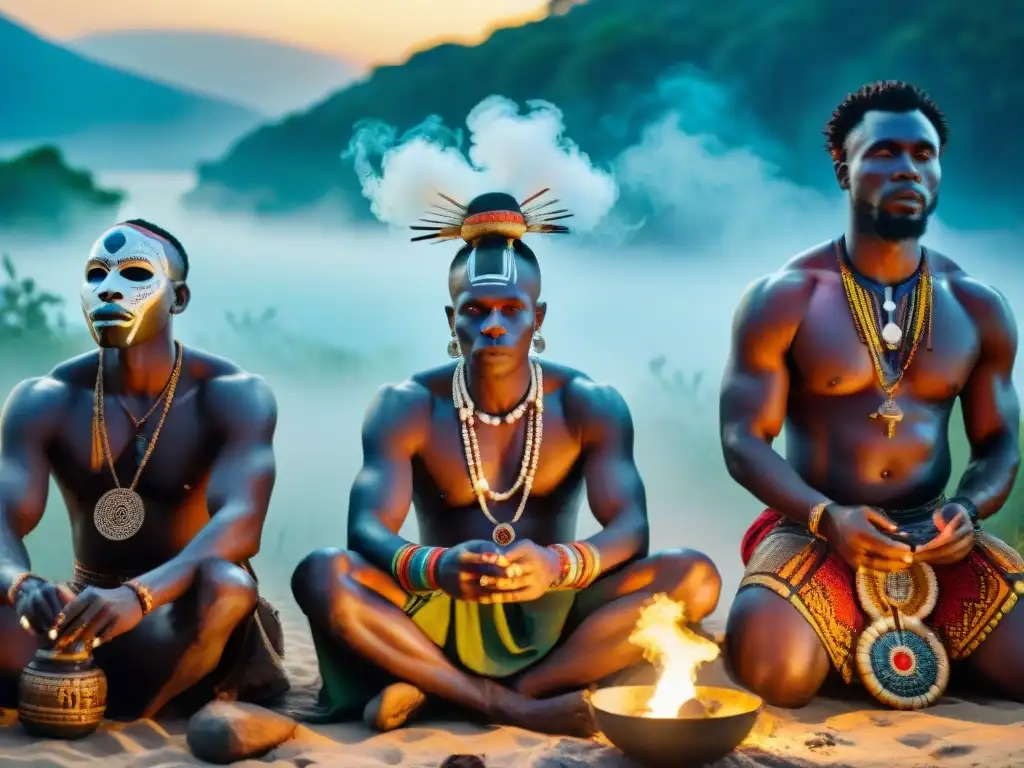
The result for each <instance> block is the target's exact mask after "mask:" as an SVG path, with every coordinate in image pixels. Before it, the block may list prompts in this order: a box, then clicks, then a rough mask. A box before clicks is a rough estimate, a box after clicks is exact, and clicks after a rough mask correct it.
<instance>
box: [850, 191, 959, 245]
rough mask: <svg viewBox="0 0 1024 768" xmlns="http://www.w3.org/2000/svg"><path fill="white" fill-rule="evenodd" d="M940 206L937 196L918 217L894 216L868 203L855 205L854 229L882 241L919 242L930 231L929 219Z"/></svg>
mask: <svg viewBox="0 0 1024 768" xmlns="http://www.w3.org/2000/svg"><path fill="white" fill-rule="evenodd" d="M938 205H939V197H938V195H936V196H935V197H933V198H932V201H931V202H930V203H929V204H928V207H927V208H925V209H924V210H923V211H921V213H919V214H917V215H916V216H904V215H900V214H893V213H890V212H889V211H887V210H885V209H884V208H882V207H881V206H875V205H870V204H868V203H855V204H854V211H853V213H854V217H853V221H854V228H855V229H856V230H857V231H858V232H860V233H861V234H864V235H874V236H875V237H877V238H879V239H880V240H888V241H890V242H898V241H900V240H917V239H919V238H921V237H922V236H923V235H924V233H925V231H927V229H928V219H929V218H931V215H932V214H933V213H935V209H936V208H937V207H938Z"/></svg>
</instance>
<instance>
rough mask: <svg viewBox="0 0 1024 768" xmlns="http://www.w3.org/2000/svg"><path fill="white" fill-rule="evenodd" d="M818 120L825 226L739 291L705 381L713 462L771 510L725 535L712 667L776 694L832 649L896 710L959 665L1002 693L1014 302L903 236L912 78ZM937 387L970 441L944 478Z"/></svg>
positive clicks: (912, 129) (779, 700) (1008, 615)
mask: <svg viewBox="0 0 1024 768" xmlns="http://www.w3.org/2000/svg"><path fill="white" fill-rule="evenodd" d="M826 135H827V137H828V147H829V149H830V150H831V154H832V159H833V161H834V164H835V171H836V177H837V179H838V181H839V185H840V187H841V188H842V189H844V190H846V191H847V192H848V193H849V198H850V218H849V225H848V227H847V229H846V233H845V235H844V236H843V237H841V238H840V239H839V240H838V241H835V242H829V243H824V244H822V245H819V246H816V247H815V248H812V249H811V250H809V251H807V252H806V253H803V254H801V255H799V256H797V257H795V258H794V259H793V260H791V261H790V262H789V263H788V264H787V265H786V266H785V267H783V268H782V270H780V271H779V272H777V273H775V274H773V275H769V276H768V277H765V278H763V279H761V280H760V281H758V282H757V283H755V284H754V285H753V286H752V287H751V288H750V289H749V291H748V292H747V295H746V297H745V298H744V300H743V303H742V305H741V306H740V308H739V310H738V312H737V315H736V319H735V325H734V339H733V349H732V357H731V360H730V363H729V366H728V369H727V371H726V375H725V381H724V383H723V389H722V397H721V428H722V445H723V448H724V452H725V458H726V462H727V464H728V466H729V470H730V472H731V473H732V476H733V477H734V478H735V479H736V480H737V481H738V482H740V483H741V484H742V485H743V486H744V487H746V488H747V489H749V490H750V491H751V492H752V493H753V494H754V495H755V496H757V497H758V498H759V499H760V500H761V501H762V502H764V504H765V505H766V506H768V507H769V508H770V510H769V511H768V512H765V513H764V514H763V515H762V516H761V517H760V518H759V519H758V520H757V522H756V523H755V524H754V526H753V527H752V528H751V529H750V530H749V532H748V533H747V536H746V538H745V540H744V543H743V558H744V562H745V563H746V573H745V576H744V579H743V582H742V584H741V587H740V592H739V594H738V595H737V597H736V602H735V603H734V604H733V607H732V611H731V613H730V617H729V623H728V628H727V634H728V638H729V640H728V645H729V650H730V657H731V661H732V665H733V668H734V670H735V673H736V674H737V676H738V677H739V679H740V680H741V681H742V682H743V683H744V684H745V685H747V686H749V687H750V688H751V689H753V690H754V691H756V692H757V693H759V694H761V695H762V696H763V697H764V698H765V699H766V700H767V701H769V702H771V703H773V704H777V705H781V706H790V707H798V706H801V705H803V704H806V703H807V702H808V701H809V700H810V699H811V698H812V697H814V695H815V694H816V693H817V692H818V690H819V688H820V687H821V685H822V683H823V682H824V681H825V679H826V676H827V675H828V674H829V671H830V668H832V667H834V668H835V669H836V670H838V672H839V673H840V674H841V676H842V678H843V679H844V680H845V681H846V682H851V681H853V680H855V679H858V680H860V681H862V682H863V683H864V685H865V686H866V688H867V689H868V691H869V692H870V693H872V694H873V695H874V696H875V697H876V698H878V699H879V700H880V701H882V702H885V703H888V704H890V705H892V706H895V707H899V708H918V707H922V706H927V705H928V704H930V703H932V702H933V701H934V700H935V699H937V698H938V697H939V696H940V695H941V693H942V691H943V690H944V688H945V685H946V682H947V680H948V677H949V672H950V669H953V670H954V671H955V670H956V668H957V667H959V666H963V667H966V668H969V669H972V670H973V672H974V674H975V676H979V677H982V678H985V679H987V680H988V681H990V682H991V683H993V684H994V685H996V686H998V688H999V689H1001V690H1002V691H1003V692H1004V693H1005V695H1007V696H1008V697H1011V698H1014V699H1022V698H1024V612H1022V611H1019V610H1016V611H1014V610H1011V609H1012V608H1013V606H1014V604H1015V603H1016V601H1017V596H1018V595H1019V594H1020V593H1021V592H1022V591H1024V581H1022V579H1024V561H1022V560H1021V558H1020V556H1019V555H1018V554H1017V553H1016V552H1015V551H1013V550H1012V549H1011V548H1010V547H1008V546H1006V545H1005V544H1003V543H1002V542H1000V541H999V540H997V539H996V538H994V537H992V536H990V535H989V534H987V533H986V532H985V531H984V529H983V526H982V521H983V520H985V519H986V518H988V517H990V516H992V515H994V514H995V513H996V512H998V511H999V508H1000V507H1001V506H1002V505H1003V503H1004V502H1005V500H1006V498H1007V496H1008V495H1009V493H1010V490H1011V488H1012V486H1013V482H1014V478H1015V476H1016V474H1017V467H1018V464H1019V462H1020V456H1019V448H1018V434H1019V428H1020V408H1019V403H1018V397H1017V393H1016V390H1015V389H1014V385H1013V382H1012V380H1011V373H1012V370H1013V365H1014V359H1015V356H1016V353H1017V325H1016V322H1015V320H1014V318H1013V315H1012V314H1011V311H1010V308H1009V306H1008V305H1007V302H1006V300H1005V299H1004V298H1003V296H1002V295H1000V294H999V293H998V292H997V291H996V290H994V289H992V288H990V287H988V286H986V285H983V284H982V283H979V282H978V281H976V280H974V279H972V278H971V277H969V276H968V275H967V274H966V273H965V272H964V270H963V269H961V268H960V267H959V266H958V265H957V264H955V263H954V262H953V261H952V260H951V259H949V258H947V257H946V256H944V255H942V254H939V253H936V252H935V251H933V250H932V249H930V248H923V247H922V246H921V245H920V243H919V238H920V237H921V236H922V235H923V234H924V232H925V227H926V224H927V221H928V218H929V216H930V214H931V213H932V212H933V211H934V210H935V207H936V202H937V200H938V191H939V178H940V175H941V172H940V157H941V154H942V151H943V149H944V147H945V146H946V138H947V126H946V121H945V119H944V118H943V115H942V113H941V112H940V111H939V108H938V107H937V106H936V105H935V103H934V102H932V101H931V99H929V98H928V96H927V95H925V94H924V93H923V92H922V91H921V90H919V89H918V88H916V87H914V86H911V85H908V84H906V83H902V82H882V83H876V84H873V85H869V86H865V87H864V88H862V89H861V90H859V91H858V92H856V93H854V94H851V95H850V96H849V97H848V98H847V99H846V100H845V101H844V102H843V103H842V104H841V105H840V106H839V107H838V108H837V109H836V110H835V113H834V115H833V117H832V119H831V120H830V122H829V123H828V126H827V129H826ZM957 398H960V403H961V407H962V409H963V419H964V425H965V427H966V431H967V436H968V439H969V441H970V446H971V458H970V464H969V465H968V467H967V470H966V472H965V473H964V475H963V477H962V478H961V479H960V483H959V486H958V488H957V490H956V492H955V493H954V494H953V495H952V497H951V498H945V497H944V495H943V494H944V492H945V490H946V487H947V483H948V482H949V479H950V471H951V470H950V463H951V462H950V447H949V440H948V430H949V418H950V414H951V412H952V410H953V405H954V403H955V401H956V399H957ZM783 427H785V429H786V458H785V459H783V458H782V457H781V456H780V455H779V454H777V453H775V452H774V451H773V450H772V442H773V441H774V440H775V438H777V437H778V436H779V434H780V432H781V430H782V428H783Z"/></svg>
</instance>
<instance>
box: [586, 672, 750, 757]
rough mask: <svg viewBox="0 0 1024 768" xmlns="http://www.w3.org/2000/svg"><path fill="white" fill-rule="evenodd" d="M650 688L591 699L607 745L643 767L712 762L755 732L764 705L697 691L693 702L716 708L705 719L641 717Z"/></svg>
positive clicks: (723, 692)
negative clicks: (695, 699)
mask: <svg viewBox="0 0 1024 768" xmlns="http://www.w3.org/2000/svg"><path fill="white" fill-rule="evenodd" d="M653 692H654V686H650V685H629V686H615V687H612V688H602V689H601V690H599V691H597V692H596V693H594V694H593V695H592V696H591V697H590V706H591V709H592V710H593V712H594V720H595V722H596V723H597V726H598V727H599V728H600V729H601V731H602V732H603V733H604V735H605V736H607V737H608V740H609V741H610V742H611V743H612V744H614V745H615V746H616V747H617V748H618V749H619V750H621V751H622V752H624V753H625V754H626V755H628V756H629V757H631V758H632V759H633V760H635V761H636V762H638V763H640V764H641V765H643V766H645V767H646V768H680V766H697V765H703V764H705V763H713V762H714V761H715V760H719V759H721V758H723V757H725V756H726V755H728V754H729V753H730V752H732V751H733V750H734V749H735V748H736V747H737V746H739V744H740V742H742V741H743V739H745V738H746V737H747V735H748V734H749V733H750V731H751V730H752V729H753V728H754V723H755V722H757V715H758V713H759V712H760V711H761V706H762V704H763V702H762V701H761V699H759V698H758V697H757V696H755V695H754V694H752V693H747V692H745V691H739V690H736V689H733V688H712V687H708V686H697V698H698V699H699V700H700V701H701V702H703V703H705V704H707V705H712V704H715V705H718V708H717V710H715V711H714V713H713V714H710V715H708V716H707V717H643V716H642V715H641V714H639V713H641V712H643V711H644V709H645V707H646V705H647V702H648V700H649V699H650V698H651V694H652V693H653Z"/></svg>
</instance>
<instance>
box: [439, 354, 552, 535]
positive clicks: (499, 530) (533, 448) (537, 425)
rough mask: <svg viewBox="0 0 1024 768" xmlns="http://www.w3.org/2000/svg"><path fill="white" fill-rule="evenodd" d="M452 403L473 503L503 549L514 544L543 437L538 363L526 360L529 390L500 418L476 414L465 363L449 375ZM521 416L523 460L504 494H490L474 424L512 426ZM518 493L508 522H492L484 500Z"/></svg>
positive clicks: (542, 413) (494, 492)
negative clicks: (517, 473) (488, 523)
mask: <svg viewBox="0 0 1024 768" xmlns="http://www.w3.org/2000/svg"><path fill="white" fill-rule="evenodd" d="M452 402H453V403H454V405H455V410H456V412H457V413H458V414H459V423H460V425H461V428H462V447H463V450H464V451H465V454H466V467H467V468H468V470H469V480H470V482H471V483H472V484H473V493H474V494H476V498H477V502H478V503H479V504H480V509H481V510H482V511H483V513H484V516H485V517H486V518H487V519H488V520H489V521H490V522H491V523H492V524H493V525H494V532H493V533H492V535H491V537H492V538H493V539H494V543H495V544H497V545H498V546H502V547H506V546H508V545H509V544H511V543H512V542H513V541H515V538H516V533H515V529H514V528H513V527H512V526H513V525H515V524H516V523H517V522H519V518H520V517H522V515H523V511H524V510H525V509H526V501H527V499H528V498H529V497H530V491H531V489H532V488H533V479H534V477H535V476H536V474H537V464H538V462H539V461H540V445H541V442H542V440H543V437H544V373H543V371H542V370H541V367H540V363H538V362H537V361H535V360H531V361H530V388H529V390H528V391H527V393H526V399H524V400H523V402H521V403H520V404H519V405H517V406H516V407H515V408H514V409H512V410H511V411H510V412H509V413H507V414H506V415H504V416H493V415H491V414H489V413H484V412H482V411H477V409H476V404H475V403H474V402H473V398H472V397H471V396H470V394H469V384H468V383H467V380H466V364H465V361H463V360H460V361H459V364H458V365H457V366H455V373H454V375H453V376H452ZM523 416H526V417H527V421H526V444H525V445H524V447H523V458H522V461H521V462H520V465H519V475H518V477H517V478H516V481H515V483H513V485H512V487H511V488H509V489H508V490H507V491H493V490H491V487H490V484H489V483H488V482H487V478H486V477H484V471H483V461H482V460H481V458H480V444H479V442H478V441H477V436H476V421H477V419H479V420H480V423H482V424H486V425H487V426H497V425H499V424H515V423H516V422H518V421H519V420H520V419H521V418H523ZM520 490H522V494H523V495H522V498H521V499H520V501H519V508H518V509H517V510H516V514H515V516H514V517H513V518H512V520H511V521H509V522H507V523H502V522H500V521H498V520H497V519H495V517H494V515H492V514H491V511H490V509H489V508H488V506H487V502H488V501H493V502H502V501H507V500H508V499H511V498H512V497H513V496H514V495H515V494H516V493H518V492H519V491H520Z"/></svg>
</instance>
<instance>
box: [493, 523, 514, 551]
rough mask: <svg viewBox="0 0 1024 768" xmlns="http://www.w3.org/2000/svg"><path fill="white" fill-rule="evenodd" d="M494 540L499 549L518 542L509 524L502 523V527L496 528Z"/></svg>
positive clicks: (497, 526)
mask: <svg viewBox="0 0 1024 768" xmlns="http://www.w3.org/2000/svg"><path fill="white" fill-rule="evenodd" d="M492 538H493V539H494V543H495V544H497V545H498V546H499V547H507V546H508V545H509V544H511V543H512V542H513V541H515V540H516V532H515V530H513V528H512V526H511V525H509V524H508V523H501V524H500V525H496V526H494V533H493V534H492Z"/></svg>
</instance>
